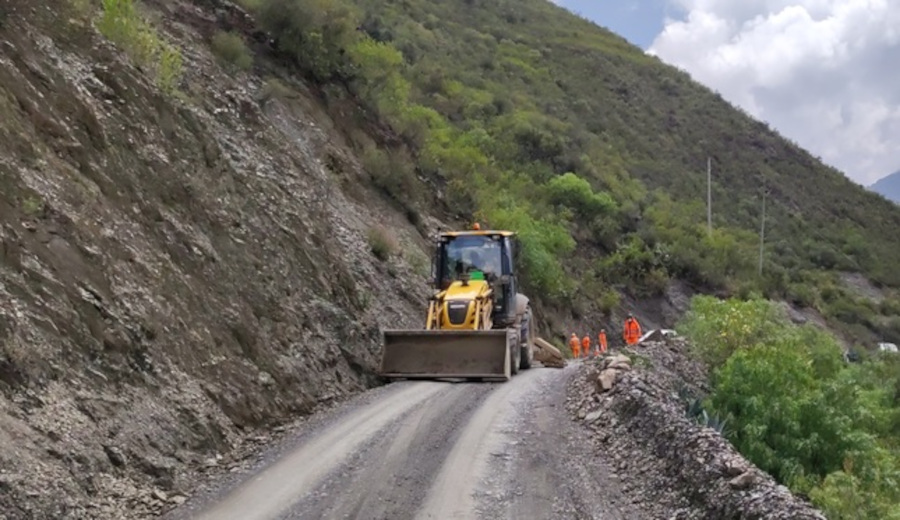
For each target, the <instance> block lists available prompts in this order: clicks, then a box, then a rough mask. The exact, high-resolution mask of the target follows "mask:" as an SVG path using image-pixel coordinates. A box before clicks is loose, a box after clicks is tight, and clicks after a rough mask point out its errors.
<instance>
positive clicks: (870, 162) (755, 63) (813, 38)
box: [553, 0, 900, 186]
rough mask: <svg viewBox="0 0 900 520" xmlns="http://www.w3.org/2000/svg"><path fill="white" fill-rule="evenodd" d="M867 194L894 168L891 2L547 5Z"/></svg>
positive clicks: (897, 122) (899, 121) (894, 0)
mask: <svg viewBox="0 0 900 520" xmlns="http://www.w3.org/2000/svg"><path fill="white" fill-rule="evenodd" d="M553 1H554V3H556V4H558V5H561V6H563V7H565V8H567V9H569V10H571V11H573V12H576V13H578V14H580V15H582V16H584V17H585V18H588V19H590V20H592V21H594V22H595V23H597V24H598V25H601V26H603V27H606V28H608V29H610V30H612V31H614V32H616V33H618V34H620V35H622V36H623V37H625V38H626V39H628V40H629V41H631V42H632V43H634V44H635V45H637V46H639V47H641V48H642V49H644V50H645V52H648V53H650V54H653V55H655V56H658V57H659V58H660V59H661V60H663V61H665V62H667V63H669V64H671V65H674V66H676V67H679V68H681V69H683V70H685V71H687V72H688V73H690V74H691V76H692V77H693V78H694V79H695V80H697V81H698V82H700V83H703V84H705V85H707V86H708V87H710V88H712V89H713V90H715V91H717V92H719V93H720V94H721V95H722V97H724V98H725V99H727V100H728V101H730V102H731V103H733V104H735V105H737V106H740V107H741V108H743V109H744V110H746V111H747V112H748V113H750V114H751V115H752V116H754V117H755V118H757V119H759V120H762V121H765V122H767V123H769V125H770V126H771V127H772V128H774V129H776V130H778V131H779V132H780V133H781V134H782V135H784V136H785V137H787V138H789V139H791V140H793V141H795V142H796V143H798V144H799V145H800V146H802V147H803V148H805V149H806V150H808V151H810V152H811V153H812V154H813V155H815V156H818V157H820V158H821V159H822V160H823V161H824V162H825V163H827V164H829V165H831V166H834V167H836V168H837V169H839V170H841V171H843V172H844V173H845V174H846V175H847V176H848V177H849V178H851V179H853V180H854V181H856V182H858V183H860V184H862V185H865V186H868V185H871V184H872V183H873V182H875V181H876V180H878V179H879V178H881V177H883V176H885V175H888V174H890V173H892V172H895V171H898V170H900V0H553Z"/></svg>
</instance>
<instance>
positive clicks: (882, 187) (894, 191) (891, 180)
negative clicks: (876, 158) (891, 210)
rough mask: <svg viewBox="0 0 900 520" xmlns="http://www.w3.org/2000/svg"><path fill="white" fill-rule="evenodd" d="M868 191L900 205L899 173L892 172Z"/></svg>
mask: <svg viewBox="0 0 900 520" xmlns="http://www.w3.org/2000/svg"><path fill="white" fill-rule="evenodd" d="M869 189H870V190H872V191H874V192H875V193H879V194H881V195H884V196H885V197H887V199H888V200H892V201H894V202H896V203H898V204H900V172H894V173H892V174H890V175H888V176H886V177H882V178H881V179H879V180H878V182H876V183H875V184H873V185H871V186H869Z"/></svg>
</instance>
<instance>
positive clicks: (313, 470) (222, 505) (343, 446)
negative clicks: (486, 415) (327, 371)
mask: <svg viewBox="0 0 900 520" xmlns="http://www.w3.org/2000/svg"><path fill="white" fill-rule="evenodd" d="M449 386H450V385H449V384H448V383H438V382H422V383H420V384H416V385H409V386H407V387H405V388H401V389H400V390H399V391H397V392H395V393H393V394H391V395H389V396H387V397H385V398H384V399H381V400H378V401H375V402H374V403H372V404H369V405H366V406H365V407H362V408H360V409H358V410H356V411H355V412H354V413H353V414H351V415H349V416H347V417H346V418H342V419H341V420H339V421H338V422H336V423H334V424H332V425H330V426H328V427H326V428H324V429H323V430H321V431H319V432H316V433H315V434H314V436H313V437H312V438H311V439H310V440H309V441H307V442H305V443H304V444H303V445H301V446H300V447H299V448H297V449H296V450H294V451H292V452H290V453H289V454H288V455H287V456H285V457H283V458H281V459H280V460H279V461H278V462H276V463H274V464H273V465H271V466H269V467H267V468H266V469H264V470H263V471H261V472H260V473H258V474H257V475H256V476H255V477H253V478H252V479H251V480H249V481H247V482H245V483H243V484H242V485H241V486H239V487H238V488H237V489H235V490H234V491H233V492H231V493H230V494H228V495H227V496H225V497H224V498H223V499H222V500H221V501H219V502H217V503H216V504H215V505H214V506H213V507H211V508H210V509H208V510H206V511H203V512H201V513H200V514H198V515H196V516H194V517H193V518H196V519H198V520H270V519H273V518H278V517H279V515H281V514H284V513H285V512H286V511H287V510H289V509H290V508H291V506H292V505H293V504H294V503H295V502H297V501H299V500H302V499H303V497H304V496H305V495H306V494H307V493H308V492H309V491H311V489H312V488H313V487H315V486H316V485H317V484H318V483H319V482H320V481H321V480H322V479H323V478H325V477H326V476H327V475H328V474H329V472H330V471H332V470H333V469H334V468H335V467H338V466H340V465H341V464H342V463H343V462H344V461H345V460H346V458H347V457H350V456H351V455H352V454H353V453H355V452H356V451H357V450H358V449H359V447H360V446H361V445H363V444H364V443H365V442H366V441H367V440H369V439H370V438H371V437H372V436H373V435H374V434H375V433H377V432H378V430H380V429H382V428H384V427H385V426H386V425H388V424H390V423H391V422H392V421H395V420H396V419H397V417H398V416H400V415H402V414H404V413H405V412H407V411H409V410H410V409H411V408H414V407H415V406H416V405H418V404H419V403H421V402H423V401H426V400H427V399H429V398H431V397H432V396H434V395H435V394H437V393H438V392H440V391H442V390H445V389H447V388H448V387H449Z"/></svg>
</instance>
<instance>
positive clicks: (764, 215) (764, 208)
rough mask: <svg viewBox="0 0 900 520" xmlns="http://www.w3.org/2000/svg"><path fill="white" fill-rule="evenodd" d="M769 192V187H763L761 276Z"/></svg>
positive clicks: (760, 243) (760, 242)
mask: <svg viewBox="0 0 900 520" xmlns="http://www.w3.org/2000/svg"><path fill="white" fill-rule="evenodd" d="M768 194H769V190H768V188H765V187H763V200H762V224H761V225H760V228H759V276H762V272H763V251H764V250H765V243H766V195H768Z"/></svg>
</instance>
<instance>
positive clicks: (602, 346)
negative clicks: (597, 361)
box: [597, 332, 606, 352]
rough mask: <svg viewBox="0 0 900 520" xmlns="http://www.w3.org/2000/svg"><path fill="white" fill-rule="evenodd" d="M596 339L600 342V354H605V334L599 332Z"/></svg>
mask: <svg viewBox="0 0 900 520" xmlns="http://www.w3.org/2000/svg"><path fill="white" fill-rule="evenodd" d="M597 339H598V340H600V352H606V333H605V332H601V333H600V334H599V335H598V336H597Z"/></svg>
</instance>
